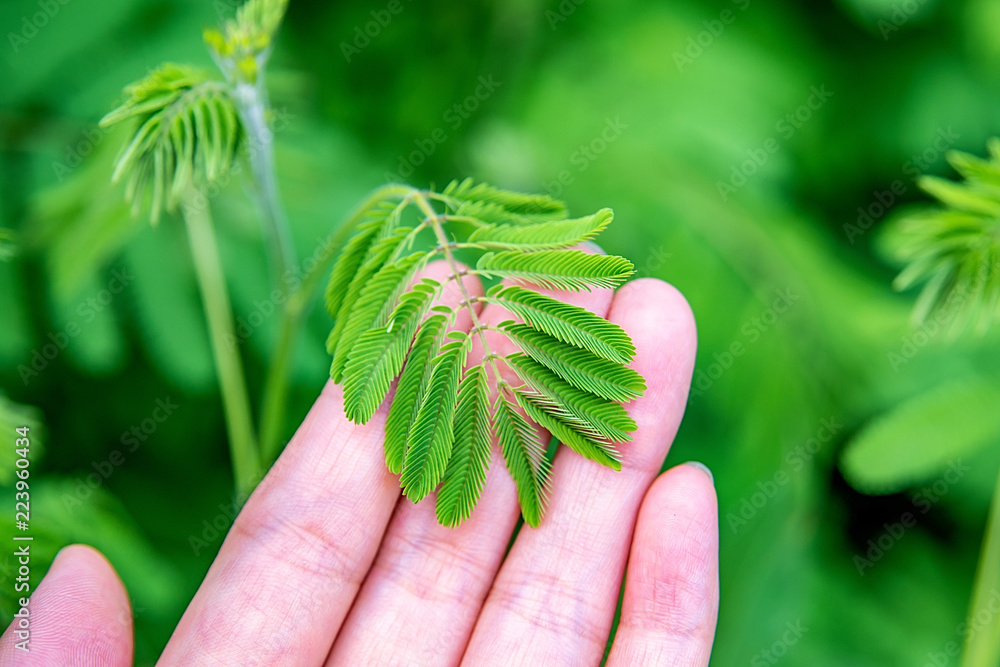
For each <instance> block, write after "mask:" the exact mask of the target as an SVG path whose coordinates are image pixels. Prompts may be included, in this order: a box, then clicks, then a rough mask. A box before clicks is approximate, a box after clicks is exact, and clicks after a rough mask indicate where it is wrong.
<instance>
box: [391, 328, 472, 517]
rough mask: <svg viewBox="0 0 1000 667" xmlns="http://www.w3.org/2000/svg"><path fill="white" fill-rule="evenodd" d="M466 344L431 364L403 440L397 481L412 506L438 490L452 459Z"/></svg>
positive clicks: (445, 349) (444, 349)
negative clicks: (407, 432)
mask: <svg viewBox="0 0 1000 667" xmlns="http://www.w3.org/2000/svg"><path fill="white" fill-rule="evenodd" d="M452 333H454V332H452ZM467 342H468V341H467V340H455V341H453V342H450V343H447V344H446V345H445V346H444V347H442V348H441V353H440V354H439V355H438V356H437V357H435V358H434V360H433V361H432V362H431V364H432V366H433V369H432V370H431V377H430V381H429V383H428V389H427V393H426V395H425V396H424V400H423V403H422V404H421V406H420V410H419V411H418V412H417V418H416V419H415V420H414V421H413V427H412V428H411V430H410V433H409V437H407V439H406V457H405V460H404V462H403V475H402V477H401V479H400V482H401V483H402V485H403V493H404V494H405V495H406V497H407V498H409V499H410V500H412V501H413V502H419V501H420V500H422V499H423V498H425V497H426V496H427V494H429V493H430V492H431V491H433V490H434V489H435V488H436V487H437V485H438V482H440V481H441V477H442V476H443V475H444V471H445V468H446V467H447V465H448V459H449V458H451V450H452V444H453V443H454V440H455V437H454V424H453V423H452V418H453V417H454V415H455V404H456V402H457V400H458V397H457V392H458V383H459V378H460V377H461V375H462V366H463V365H464V364H465V352H466V348H467Z"/></svg>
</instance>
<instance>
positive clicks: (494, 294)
mask: <svg viewBox="0 0 1000 667" xmlns="http://www.w3.org/2000/svg"><path fill="white" fill-rule="evenodd" d="M489 296H490V298H491V299H492V300H493V302H494V303H497V304H499V305H501V306H503V307H504V308H506V309H507V310H509V311H510V312H512V313H514V314H515V315H517V316H518V317H520V318H521V319H522V320H524V321H525V322H527V323H528V324H530V325H531V326H532V327H533V328H535V329H538V330H540V331H544V332H545V333H547V334H549V335H550V336H553V337H555V338H558V339H559V340H561V341H563V342H564V343H569V344H571V345H576V346H577V347H581V348H584V349H586V350H590V351H591V352H593V353H594V354H596V355H598V356H601V357H604V358H605V359H608V360H610V361H614V362H616V363H620V364H627V363H629V362H631V361H632V358H633V357H634V356H635V346H634V345H633V344H632V339H631V338H629V336H628V334H627V333H625V330H624V329H622V328H621V327H620V326H618V325H617V324H614V323H612V322H608V321H607V320H606V319H604V318H603V317H598V316H597V315H594V314H593V313H592V312H590V311H589V310H587V309H585V308H581V307H580V306H574V305H573V304H569V303H565V302H563V301H560V300H558V299H554V298H552V297H550V296H546V295H544V294H539V293H538V292H534V291H532V290H529V289H525V288H523V287H520V286H518V285H513V286H511V287H507V288H505V289H497V288H494V291H491V294H490V295H489Z"/></svg>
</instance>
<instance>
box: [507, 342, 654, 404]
mask: <svg viewBox="0 0 1000 667" xmlns="http://www.w3.org/2000/svg"><path fill="white" fill-rule="evenodd" d="M503 331H504V333H506V334H507V335H508V336H509V337H510V338H511V339H512V340H513V341H514V342H515V343H517V345H518V346H519V347H520V348H521V350H523V351H524V352H525V353H526V354H527V355H528V356H529V357H531V358H532V359H534V360H535V361H538V362H539V363H541V364H543V365H545V366H547V367H548V368H549V369H550V370H552V371H553V372H555V374H556V375H558V376H559V377H561V378H562V379H564V380H566V381H567V382H569V383H570V384H571V385H573V386H575V387H577V388H579V389H582V390H584V391H588V392H590V393H592V394H596V395H598V396H603V397H604V398H606V399H608V400H610V401H631V400H632V399H634V398H638V397H639V396H641V395H642V392H644V391H645V390H646V383H645V381H644V380H643V379H642V376H641V375H639V374H638V373H636V372H635V371H634V370H632V369H631V368H628V367H627V366H622V365H621V364H616V363H614V362H613V361H608V360H607V359H603V358H601V357H599V356H597V355H596V354H594V353H593V352H588V351H587V350H581V349H580V348H578V347H573V346H571V345H567V344H566V343H563V342H562V341H561V340H559V339H558V338H553V337H552V336H549V335H548V334H545V333H542V332H540V331H536V330H535V329H532V328H531V327H529V326H526V325H524V324H508V325H506V326H504V327H503Z"/></svg>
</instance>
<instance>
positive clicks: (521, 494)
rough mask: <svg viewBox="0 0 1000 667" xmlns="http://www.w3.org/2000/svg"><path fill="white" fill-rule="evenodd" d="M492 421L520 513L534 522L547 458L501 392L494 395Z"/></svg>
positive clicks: (543, 496)
mask: <svg viewBox="0 0 1000 667" xmlns="http://www.w3.org/2000/svg"><path fill="white" fill-rule="evenodd" d="M495 424H496V430H497V437H498V439H499V440H500V451H501V453H502V454H503V458H504V462H505V463H506V464H507V470H509V471H510V476H511V477H512V478H513V479H514V483H515V484H516V485H517V498H518V501H519V502H520V503H521V514H522V515H523V516H524V521H525V523H527V524H528V525H529V526H538V525H539V524H540V523H541V521H542V513H543V512H544V510H545V503H546V501H547V499H548V494H549V470H550V467H551V466H550V464H549V460H548V459H547V458H546V456H545V447H544V446H542V442H541V440H539V439H538V433H536V432H535V429H534V427H533V426H532V425H531V424H529V423H528V422H527V420H525V418H524V417H522V416H521V414H520V413H519V412H518V411H517V410H515V409H514V406H513V405H511V403H510V401H508V400H507V399H506V398H505V397H504V396H503V395H501V396H500V397H499V398H498V399H497V406H496V416H495Z"/></svg>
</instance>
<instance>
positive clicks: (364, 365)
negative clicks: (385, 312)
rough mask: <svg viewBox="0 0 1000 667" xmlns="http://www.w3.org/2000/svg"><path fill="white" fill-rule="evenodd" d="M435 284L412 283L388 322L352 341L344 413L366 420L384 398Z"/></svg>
mask: <svg viewBox="0 0 1000 667" xmlns="http://www.w3.org/2000/svg"><path fill="white" fill-rule="evenodd" d="M437 287H439V284H438V283H437V282H435V281H432V280H425V281H424V282H422V283H419V284H417V285H415V286H414V287H413V288H412V290H411V291H409V292H407V293H406V294H404V295H403V296H402V297H401V298H400V302H399V305H398V306H396V309H395V310H394V311H393V313H392V316H391V317H390V318H389V323H388V324H386V325H385V326H382V327H379V328H377V329H370V330H368V331H366V332H365V333H363V334H361V337H360V338H358V341H357V342H356V343H355V344H354V348H353V349H352V350H351V353H350V356H349V357H348V360H347V366H346V368H345V369H344V413H345V414H346V415H347V418H348V419H350V420H351V421H353V422H354V423H356V424H364V423H366V422H367V421H368V420H369V419H371V418H372V415H373V414H375V411H376V410H377V409H378V406H380V405H381V404H382V401H384V400H385V395H386V394H387V393H388V392H389V386H390V385H391V384H392V381H393V380H394V379H395V378H396V376H397V375H399V371H400V370H401V369H402V368H403V361H404V360H405V359H406V353H407V351H408V350H409V349H410V343H411V342H412V340H413V335H414V333H415V332H416V330H417V325H418V324H419V323H420V319H421V318H422V317H423V316H424V314H425V313H426V312H427V308H428V307H429V306H430V303H431V299H432V298H433V297H434V294H435V291H436V289H437Z"/></svg>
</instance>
